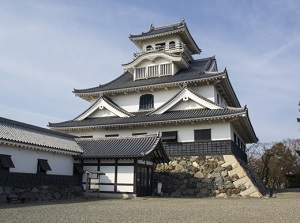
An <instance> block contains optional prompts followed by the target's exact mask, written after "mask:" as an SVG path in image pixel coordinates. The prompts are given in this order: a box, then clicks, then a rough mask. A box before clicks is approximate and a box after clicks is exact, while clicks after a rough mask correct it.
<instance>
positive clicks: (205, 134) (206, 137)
mask: <svg viewBox="0 0 300 223" xmlns="http://www.w3.org/2000/svg"><path fill="white" fill-rule="evenodd" d="M210 140H211V129H195V130H194V141H195V142H201V141H210Z"/></svg>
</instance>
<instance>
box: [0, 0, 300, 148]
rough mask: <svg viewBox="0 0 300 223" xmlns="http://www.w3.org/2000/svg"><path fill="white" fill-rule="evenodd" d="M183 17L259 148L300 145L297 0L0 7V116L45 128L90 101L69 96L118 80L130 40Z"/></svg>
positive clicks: (1, 3)
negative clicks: (245, 112)
mask: <svg viewBox="0 0 300 223" xmlns="http://www.w3.org/2000/svg"><path fill="white" fill-rule="evenodd" d="M181 18H185V20H186V22H187V25H188V27H189V30H190V32H191V34H192V35H193V37H194V40H195V41H196V42H197V44H198V46H199V47H200V48H201V49H202V53H201V54H200V55H196V56H195V58H196V59H197V58H203V57H209V56H213V55H215V56H216V59H217V63H218V68H219V70H223V69H224V68H225V67H226V68H227V70H228V73H229V77H230V80H231V83H232V85H233V88H234V89H235V93H236V94H237V96H238V98H239V100H240V103H241V104H242V106H244V105H247V107H248V108H249V115H250V118H251V121H252V125H253V127H254V129H255V131H256V134H257V136H258V137H259V139H260V141H261V142H274V141H279V140H282V139H284V138H300V132H299V129H300V125H299V124H298V123H297V122H296V118H297V117H300V112H299V106H298V102H299V101H300V88H299V81H300V74H299V67H298V65H299V63H300V62H299V59H300V1H298V0H282V1H281V0H274V1H240V0H236V1H234V0H232V1H227V0H223V1H222V0H220V1H198V0H192V1H185V2H183V1H177V0H165V1H159V0H152V1H133V0H132V1H131V0H129V1H126V0H120V1H118V0H116V1H104V0H98V1H96V0H94V1H92V0H85V1H83V0H82V1H76V0H75V1H74V0H72V1H71V0H70V1H68V0H59V1H56V0H51V1H50V0H48V1H38V0H20V1H18V0H11V1H6V0H0V77H1V88H0V101H1V103H0V116H2V117H6V118H10V119H14V120H18V121H22V122H26V123H29V124H34V125H38V126H42V127H46V126H47V124H48V122H60V121H65V120H70V119H73V118H74V117H76V116H77V115H78V114H80V113H81V112H82V111H83V110H85V109H86V108H87V107H88V106H89V103H88V102H85V101H83V100H82V99H80V98H77V97H75V96H74V95H73V93H72V90H73V89H74V88H76V89H83V88H89V87H94V86H97V85H99V84H104V83H106V82H108V81H111V80H112V79H114V78H116V77H117V76H119V75H120V74H122V72H123V69H122V66H121V64H124V63H127V62H129V61H131V59H132V56H133V53H134V52H136V51H137V48H136V47H135V46H134V44H133V43H132V42H131V41H130V40H129V39H128V36H129V34H139V33H141V32H146V31H148V28H149V26H150V24H154V26H161V25H167V24H172V23H176V22H178V21H180V19H181Z"/></svg>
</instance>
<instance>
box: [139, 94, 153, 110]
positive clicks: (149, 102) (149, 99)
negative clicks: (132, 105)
mask: <svg viewBox="0 0 300 223" xmlns="http://www.w3.org/2000/svg"><path fill="white" fill-rule="evenodd" d="M152 108H154V97H153V95H152V94H144V95H142V96H141V97H140V109H152Z"/></svg>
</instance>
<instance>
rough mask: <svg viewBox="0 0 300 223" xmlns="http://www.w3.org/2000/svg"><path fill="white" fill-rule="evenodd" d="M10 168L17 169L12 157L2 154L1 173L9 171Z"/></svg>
mask: <svg viewBox="0 0 300 223" xmlns="http://www.w3.org/2000/svg"><path fill="white" fill-rule="evenodd" d="M9 168H15V165H14V163H13V161H12V160H11V156H10V155H3V154H0V171H9Z"/></svg>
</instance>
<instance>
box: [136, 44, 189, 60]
mask: <svg viewBox="0 0 300 223" xmlns="http://www.w3.org/2000/svg"><path fill="white" fill-rule="evenodd" d="M187 50H188V49H187V48H186V46H185V45H184V44H183V43H180V44H177V45H170V46H169V47H166V46H158V47H155V48H152V49H149V50H144V51H140V52H136V53H134V54H133V55H134V57H139V56H142V55H143V54H146V53H150V52H172V51H180V52H184V51H187Z"/></svg>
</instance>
